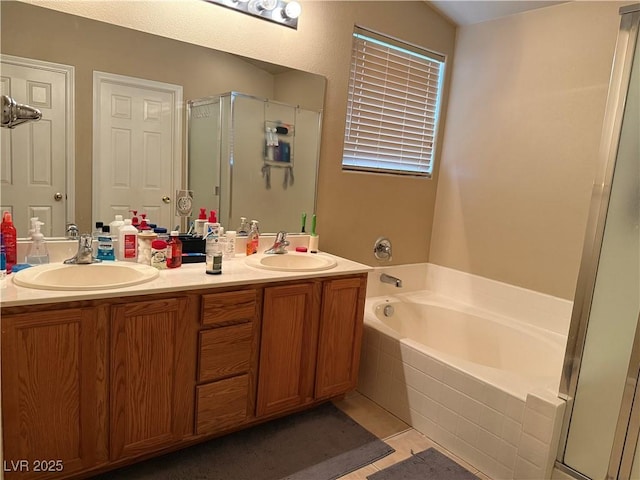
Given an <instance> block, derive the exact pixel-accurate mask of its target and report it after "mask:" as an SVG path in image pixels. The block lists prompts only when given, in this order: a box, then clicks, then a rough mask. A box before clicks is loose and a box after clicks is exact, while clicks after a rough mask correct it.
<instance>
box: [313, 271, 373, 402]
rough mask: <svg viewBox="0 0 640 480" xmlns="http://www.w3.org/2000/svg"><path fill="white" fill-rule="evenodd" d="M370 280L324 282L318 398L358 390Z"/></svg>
mask: <svg viewBox="0 0 640 480" xmlns="http://www.w3.org/2000/svg"><path fill="white" fill-rule="evenodd" d="M365 294H366V277H364V276H362V277H355V278H346V279H338V280H327V281H325V282H324V286H323V292H322V313H321V317H320V333H319V340H318V363H317V367H316V389H315V395H316V398H323V397H332V396H335V395H339V394H342V393H345V392H347V391H349V390H351V389H353V388H355V387H356V385H357V381H358V367H359V363H360V346H361V342H362V328H363V326H362V322H363V316H364V301H365Z"/></svg>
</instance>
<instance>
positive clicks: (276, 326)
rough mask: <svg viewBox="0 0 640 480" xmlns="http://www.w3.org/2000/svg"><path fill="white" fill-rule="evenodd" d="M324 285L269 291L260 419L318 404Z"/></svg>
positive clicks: (266, 293)
mask: <svg viewBox="0 0 640 480" xmlns="http://www.w3.org/2000/svg"><path fill="white" fill-rule="evenodd" d="M320 291H321V284H320V283H319V282H308V283H301V284H297V285H286V286H279V287H268V288H265V291H264V305H263V316H262V339H261V344H260V368H259V372H258V398H257V404H256V416H258V417H260V416H265V415H270V414H273V413H278V412H281V411H285V410H287V409H289V408H292V407H295V406H298V405H304V404H305V403H309V402H311V401H313V379H314V372H315V356H316V351H317V350H316V349H317V343H318V316H319V315H318V314H319V302H320Z"/></svg>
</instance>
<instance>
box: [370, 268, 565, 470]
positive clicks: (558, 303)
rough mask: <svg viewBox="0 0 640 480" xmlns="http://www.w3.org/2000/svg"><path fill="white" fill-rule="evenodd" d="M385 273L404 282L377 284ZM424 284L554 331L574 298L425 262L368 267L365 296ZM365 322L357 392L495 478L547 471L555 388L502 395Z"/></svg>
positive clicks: (557, 416)
mask: <svg viewBox="0 0 640 480" xmlns="http://www.w3.org/2000/svg"><path fill="white" fill-rule="evenodd" d="M382 271H384V272H386V273H388V274H390V275H394V276H397V277H399V278H402V280H403V285H404V286H405V287H404V288H403V289H397V288H395V287H393V286H390V285H384V284H381V282H380V281H379V275H380V273H382ZM438 282H440V283H439V284H438ZM387 287H390V288H387ZM425 287H428V289H429V290H432V291H436V292H438V293H440V294H442V295H445V294H447V293H449V294H451V292H456V293H459V294H460V296H459V297H456V300H459V301H466V302H467V303H471V302H473V301H477V304H479V305H477V304H476V305H475V306H477V307H479V308H483V309H486V310H488V309H494V310H498V311H499V312H500V314H502V315H506V314H510V315H509V316H512V317H513V315H514V314H518V316H517V317H516V318H518V320H517V321H524V322H527V323H529V322H531V323H534V324H535V325H536V327H537V328H544V327H545V326H547V327H549V330H551V331H553V332H558V333H559V332H562V331H563V330H565V329H567V328H568V323H569V320H570V314H571V302H567V301H565V300H562V299H554V298H553V297H549V296H548V295H543V294H539V293H537V292H530V291H527V290H525V289H520V288H518V287H511V286H509V285H505V284H501V283H500V282H494V281H492V280H488V279H482V278H481V277H476V276H471V275H467V274H464V273H462V272H457V271H455V270H451V269H444V268H443V267H438V266H435V265H429V264H419V265H413V266H403V267H388V268H384V269H380V268H377V269H375V270H374V271H373V272H370V273H369V288H368V295H372V294H374V295H393V294H398V293H399V292H398V291H399V290H404V292H411V291H416V290H423V289H425ZM511 289H514V290H512V291H510V290H511ZM539 317H543V318H541V319H539ZM366 323H367V322H366V317H365V331H364V338H363V347H362V360H361V367H360V382H359V386H358V390H359V391H360V392H361V393H362V394H364V395H366V396H367V397H369V398H371V399H372V400H373V401H375V402H376V403H378V404H379V405H381V406H382V407H384V408H386V409H387V410H389V411H390V412H391V413H393V414H395V415H396V416H398V417H399V418H401V419H402V420H404V421H405V422H407V423H408V424H410V425H411V426H412V427H414V428H416V429H417V430H419V431H420V432H422V433H424V434H425V435H427V436H428V437H430V438H431V439H432V440H434V441H435V442H437V443H439V444H440V445H442V446H443V447H445V448H447V449H449V450H451V451H452V452H454V453H455V454H456V455H458V456H460V457H462V458H463V459H464V460H465V461H467V462H469V463H470V464H471V465H473V466H474V467H475V468H478V469H479V470H480V471H482V472H483V473H485V474H487V475H489V476H490V477H492V478H496V479H497V478H500V479H502V478H505V479H506V478H510V479H536V480H539V479H541V478H550V477H551V471H552V467H553V463H554V460H555V456H556V450H557V446H558V441H559V436H560V428H561V424H562V417H563V412H564V402H563V401H562V400H560V399H559V398H558V397H557V393H556V392H554V391H551V390H549V389H544V388H539V389H534V390H532V391H530V392H528V393H525V394H521V395H517V394H514V393H507V392H506V391H505V390H503V389H501V388H499V387H497V386H496V385H493V384H492V383H489V382H488V381H484V380H481V379H479V378H474V377H473V376H470V375H468V374H467V373H465V372H464V371H462V370H461V369H459V368H457V367H455V366H453V365H449V364H446V363H444V362H442V361H439V360H437V359H436V358H434V357H432V356H430V355H428V354H425V353H424V352H423V351H421V350H419V349H417V348H415V347H414V346H413V345H408V344H407V343H406V342H403V341H402V340H397V339H395V338H392V337H389V336H387V335H384V334H382V333H381V332H379V331H378V330H376V329H375V328H372V327H371V326H370V325H367V324H366Z"/></svg>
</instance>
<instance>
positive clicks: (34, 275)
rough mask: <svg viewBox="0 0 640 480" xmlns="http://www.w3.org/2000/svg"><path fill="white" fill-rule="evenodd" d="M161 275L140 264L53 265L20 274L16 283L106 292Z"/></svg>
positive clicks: (37, 267) (28, 269)
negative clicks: (105, 290)
mask: <svg viewBox="0 0 640 480" xmlns="http://www.w3.org/2000/svg"><path fill="white" fill-rule="evenodd" d="M158 274H159V271H158V270H157V269H156V268H153V267H151V266H149V265H142V264H138V263H124V262H123V263H92V264H90V265H65V264H62V263H51V264H48V265H38V266H36V267H31V268H27V269H25V270H21V271H19V272H18V273H16V274H15V276H14V277H13V283H15V284H16V285H20V286H22V287H29V288H37V289H40V290H103V289H106V288H120V287H129V286H131V285H137V284H139V283H144V282H148V281H150V280H153V279H154V278H156V277H157V276H158Z"/></svg>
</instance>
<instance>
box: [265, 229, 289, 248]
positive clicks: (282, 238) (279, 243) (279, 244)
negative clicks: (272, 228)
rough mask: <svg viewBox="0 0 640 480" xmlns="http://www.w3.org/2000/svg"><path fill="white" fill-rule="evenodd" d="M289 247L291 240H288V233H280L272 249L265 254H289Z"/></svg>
mask: <svg viewBox="0 0 640 480" xmlns="http://www.w3.org/2000/svg"><path fill="white" fill-rule="evenodd" d="M287 246H289V240H287V232H282V231H280V232H278V234H277V235H276V241H275V242H273V245H272V246H271V248H269V249H268V250H265V251H264V253H267V254H269V253H287V250H286V247H287Z"/></svg>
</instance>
